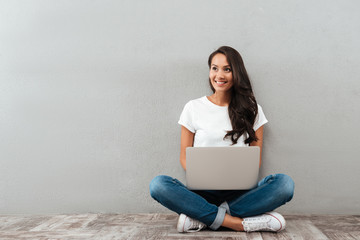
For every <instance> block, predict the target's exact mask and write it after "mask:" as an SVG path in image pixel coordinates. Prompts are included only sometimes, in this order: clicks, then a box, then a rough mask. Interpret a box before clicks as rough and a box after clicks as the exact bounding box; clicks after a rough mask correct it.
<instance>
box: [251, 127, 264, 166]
mask: <svg viewBox="0 0 360 240" xmlns="http://www.w3.org/2000/svg"><path fill="white" fill-rule="evenodd" d="M263 133H264V126H261V127H259V128H258V130H256V131H255V135H256V137H257V138H258V140H257V141H253V142H251V143H250V146H259V147H260V164H259V167H260V166H261V153H262V145H263Z"/></svg>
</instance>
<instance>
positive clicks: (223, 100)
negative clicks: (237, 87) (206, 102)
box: [210, 92, 231, 106]
mask: <svg viewBox="0 0 360 240" xmlns="http://www.w3.org/2000/svg"><path fill="white" fill-rule="evenodd" d="M210 99H211V101H212V102H213V103H215V104H216V105H219V106H229V104H230V100H231V93H229V92H215V93H214V94H213V95H211V96H210Z"/></svg>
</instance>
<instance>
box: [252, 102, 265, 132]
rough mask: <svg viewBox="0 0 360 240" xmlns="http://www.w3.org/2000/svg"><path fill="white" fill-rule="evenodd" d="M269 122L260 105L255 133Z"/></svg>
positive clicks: (255, 123)
mask: <svg viewBox="0 0 360 240" xmlns="http://www.w3.org/2000/svg"><path fill="white" fill-rule="evenodd" d="M267 122H268V120H267V119H266V117H265V114H264V111H263V110H262V107H261V106H260V105H259V104H258V114H257V115H256V118H255V122H254V131H256V130H258V129H259V128H260V127H261V126H262V125H264V124H265V123H267Z"/></svg>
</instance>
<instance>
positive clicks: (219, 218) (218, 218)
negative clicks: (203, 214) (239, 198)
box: [209, 207, 226, 230]
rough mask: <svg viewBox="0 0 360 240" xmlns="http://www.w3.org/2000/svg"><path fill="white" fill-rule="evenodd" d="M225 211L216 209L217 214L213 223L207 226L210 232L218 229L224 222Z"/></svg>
mask: <svg viewBox="0 0 360 240" xmlns="http://www.w3.org/2000/svg"><path fill="white" fill-rule="evenodd" d="M225 213H226V209H225V208H222V207H218V212H217V214H216V217H215V220H214V222H213V223H212V224H211V225H210V226H209V228H211V229H212V230H216V229H218V228H219V227H220V226H221V224H222V223H223V222H224V218H225Z"/></svg>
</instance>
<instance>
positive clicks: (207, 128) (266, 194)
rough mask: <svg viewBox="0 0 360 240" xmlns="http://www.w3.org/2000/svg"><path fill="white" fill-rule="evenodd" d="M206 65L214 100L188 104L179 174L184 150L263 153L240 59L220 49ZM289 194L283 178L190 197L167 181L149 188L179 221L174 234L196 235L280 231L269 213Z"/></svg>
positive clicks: (258, 116)
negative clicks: (255, 150) (205, 230)
mask: <svg viewBox="0 0 360 240" xmlns="http://www.w3.org/2000/svg"><path fill="white" fill-rule="evenodd" d="M208 65H209V68H210V70H209V83H210V87H211V89H212V91H213V94H212V95H211V96H204V97H201V98H198V99H194V100H191V101H189V102H188V103H187V104H186V105H185V107H184V110H183V112H182V113H181V116H180V120H179V122H178V123H179V124H180V125H181V146H180V163H181V166H182V167H183V168H184V170H186V148H187V147H224V146H232V147H246V146H258V147H259V148H260V152H261V149H262V142H263V125H264V124H266V123H267V119H266V117H265V114H264V112H263V110H262V108H261V106H260V105H258V104H257V102H256V99H255V96H254V94H253V91H252V87H251V84H250V80H249V77H248V74H247V72H246V69H245V66H244V63H243V60H242V58H241V56H240V54H239V53H238V52H237V51H236V50H235V49H233V48H231V47H228V46H223V47H220V48H219V49H217V50H216V51H214V52H213V53H212V54H211V55H210V56H209V59H208ZM223 157H224V158H226V157H227V156H225V154H224V156H223ZM221 160H222V159H219V161H221ZM260 165H261V155H260ZM206 167H207V166H204V169H206ZM218 175H219V174H218ZM293 193H294V182H293V180H292V179H291V178H290V177H289V176H287V175H285V174H272V175H269V176H267V177H265V178H264V179H262V180H260V181H259V182H258V184H257V186H256V187H254V188H252V189H246V190H196V191H192V190H190V189H188V188H187V187H186V186H185V185H184V184H182V183H181V182H180V181H179V180H177V179H174V178H172V177H169V176H157V177H155V178H154V179H153V180H152V181H151V183H150V194H151V196H152V197H153V198H154V199H155V200H157V201H158V202H159V203H161V204H162V205H163V206H165V207H167V208H168V209H170V210H172V211H174V212H176V213H178V214H179V215H180V217H179V219H178V225H177V230H178V231H179V232H192V231H199V230H201V229H203V228H205V227H207V226H208V227H209V228H211V229H213V230H217V229H218V228H220V226H224V227H227V228H231V229H233V230H236V231H248V232H251V231H274V232H277V231H281V230H283V229H284V228H285V219H284V217H283V216H281V215H280V214H279V213H276V212H272V211H273V210H274V209H275V208H277V207H279V206H281V205H283V204H285V203H286V202H288V201H290V200H291V199H292V197H293Z"/></svg>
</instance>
